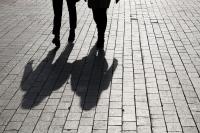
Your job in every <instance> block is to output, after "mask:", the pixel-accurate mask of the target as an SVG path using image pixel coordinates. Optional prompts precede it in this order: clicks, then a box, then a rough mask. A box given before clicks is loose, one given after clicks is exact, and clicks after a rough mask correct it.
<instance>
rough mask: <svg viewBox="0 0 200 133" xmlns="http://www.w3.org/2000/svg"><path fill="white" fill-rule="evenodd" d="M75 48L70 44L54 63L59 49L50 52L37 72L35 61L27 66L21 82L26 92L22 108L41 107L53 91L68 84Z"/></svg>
mask: <svg viewBox="0 0 200 133" xmlns="http://www.w3.org/2000/svg"><path fill="white" fill-rule="evenodd" d="M73 46H74V44H68V45H67V46H66V47H65V49H64V51H63V52H62V53H61V55H60V56H59V57H58V59H57V60H56V61H55V62H54V63H53V61H54V58H55V55H56V51H57V48H54V49H53V50H51V51H49V53H48V54H47V56H46V57H45V58H44V59H43V60H42V61H41V63H40V64H39V65H38V66H37V68H36V69H35V70H33V61H30V62H28V63H27V64H26V66H25V70H24V73H23V77H22V82H21V89H22V90H23V91H25V94H24V96H23V98H22V104H21V106H22V108H24V109H31V108H33V107H35V106H37V105H39V104H40V103H41V102H42V101H45V98H47V97H48V96H50V95H51V93H52V92H53V91H55V90H57V89H59V88H60V87H61V86H62V85H63V84H64V83H65V82H67V80H68V79H69V75H70V71H68V70H70V68H71V63H68V62H67V60H68V57H69V55H70V53H71V51H72V49H73Z"/></svg>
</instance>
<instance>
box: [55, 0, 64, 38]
mask: <svg viewBox="0 0 200 133" xmlns="http://www.w3.org/2000/svg"><path fill="white" fill-rule="evenodd" d="M62 5H63V0H53V11H54V20H53V34H54V35H55V36H59V35H60V27H61V20H62Z"/></svg>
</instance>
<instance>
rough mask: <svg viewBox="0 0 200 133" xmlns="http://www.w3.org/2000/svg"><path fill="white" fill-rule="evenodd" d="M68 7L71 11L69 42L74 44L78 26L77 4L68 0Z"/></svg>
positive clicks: (72, 0)
mask: <svg viewBox="0 0 200 133" xmlns="http://www.w3.org/2000/svg"><path fill="white" fill-rule="evenodd" d="M67 6H68V11H69V24H70V33H69V38H68V41H69V42H73V41H74V39H75V29H76V26H77V14H76V2H75V1H74V0H67Z"/></svg>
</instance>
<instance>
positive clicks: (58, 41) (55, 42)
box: [52, 36, 60, 48]
mask: <svg viewBox="0 0 200 133" xmlns="http://www.w3.org/2000/svg"><path fill="white" fill-rule="evenodd" d="M52 43H53V44H55V45H56V47H58V48H59V47H60V37H59V36H55V37H54V39H53V40H52Z"/></svg>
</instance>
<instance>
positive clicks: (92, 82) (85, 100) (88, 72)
mask: <svg viewBox="0 0 200 133" xmlns="http://www.w3.org/2000/svg"><path fill="white" fill-rule="evenodd" d="M117 65H118V61H117V60H116V59H114V60H113V63H112V65H111V66H110V67H109V68H108V62H107V60H106V58H105V52H104V51H103V50H100V51H96V50H95V47H93V48H92V49H91V50H90V53H89V55H88V56H86V57H83V58H82V59H81V60H76V61H75V62H74V63H73V68H74V71H73V72H72V74H71V88H72V90H73V91H74V92H75V93H76V94H77V95H78V96H79V97H80V106H81V108H82V109H83V110H90V109H92V108H93V107H95V106H96V105H97V104H98V101H99V99H100V96H101V93H102V92H103V91H104V90H106V89H108V87H109V85H110V82H111V80H112V76H113V73H114V71H115V70H116V68H117ZM81 67H82V69H81Z"/></svg>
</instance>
